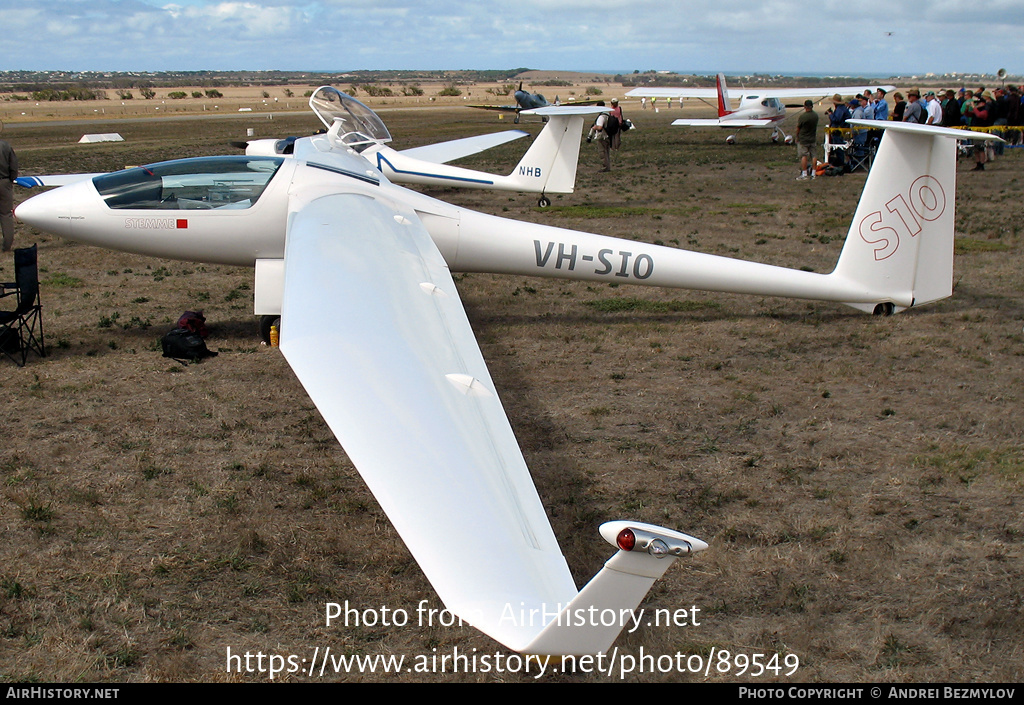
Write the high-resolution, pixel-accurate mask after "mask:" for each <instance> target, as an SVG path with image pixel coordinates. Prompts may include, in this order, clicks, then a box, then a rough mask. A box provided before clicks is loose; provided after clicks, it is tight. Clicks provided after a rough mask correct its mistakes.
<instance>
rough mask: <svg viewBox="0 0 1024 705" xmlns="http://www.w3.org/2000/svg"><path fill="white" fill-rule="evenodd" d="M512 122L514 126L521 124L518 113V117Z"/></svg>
mask: <svg viewBox="0 0 1024 705" xmlns="http://www.w3.org/2000/svg"><path fill="white" fill-rule="evenodd" d="M512 122H513V124H515V125H518V124H519V113H516V116H515V118H514V119H513V120H512Z"/></svg>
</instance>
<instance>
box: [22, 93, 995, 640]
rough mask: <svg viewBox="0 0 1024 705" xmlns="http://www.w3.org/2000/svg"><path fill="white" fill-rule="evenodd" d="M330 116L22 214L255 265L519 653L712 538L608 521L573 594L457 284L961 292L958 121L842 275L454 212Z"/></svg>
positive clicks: (378, 475)
mask: <svg viewBox="0 0 1024 705" xmlns="http://www.w3.org/2000/svg"><path fill="white" fill-rule="evenodd" d="M310 105H311V107H312V108H313V109H314V111H316V113H317V114H318V115H320V117H321V118H322V119H323V120H324V121H325V122H326V123H328V124H330V125H331V128H330V130H329V131H328V132H327V133H326V134H322V135H315V136H313V137H306V138H302V139H298V140H295V142H294V144H293V145H292V147H293V149H292V151H291V154H287V155H286V154H277V153H273V154H270V153H268V154H252V155H245V156H240V155H239V156H226V157H207V158H197V159H182V160H176V161H170V162H162V163H158V164H150V165H147V166H143V167H137V168H132V169H127V170H124V171H119V172H114V173H110V174H105V175H102V176H96V177H94V178H92V179H88V180H84V181H78V182H76V183H72V184H69V185H67V186H63V187H60V188H57V189H54V190H52V191H49V192H46V193H42V194H40V195H38V196H35V197H34V198H31V199H29V200H27V201H25V202H24V203H22V204H21V205H19V206H18V208H17V211H16V216H17V217H18V219H20V220H22V221H24V222H26V223H28V224H30V225H32V226H34V227H37V228H39V229H41V230H45V231H48V232H52V233H54V234H56V235H59V236H62V237H67V238H70V239H73V240H77V241H80V242H83V243H87V244H91V245H96V246H99V247H107V248H112V249H116V250H123V251H129V252H135V253H138V254H143V255H153V256H157V257H170V258H175V259H183V260H190V261H198V262H209V263H222V264H232V265H239V266H249V267H255V270H256V273H255V311H256V313H257V314H258V315H261V316H266V317H275V318H276V317H280V319H281V350H282V352H283V354H284V356H285V358H286V359H287V360H288V362H289V364H290V365H291V366H292V368H293V370H294V371H295V374H296V375H297V376H298V378H299V380H300V381H301V382H302V384H303V385H304V386H305V388H306V390H307V392H308V393H309V395H310V398H311V399H312V400H313V402H314V403H315V404H316V406H317V408H318V409H319V410H320V412H321V414H322V415H323V417H324V419H325V420H326V421H327V423H328V425H329V426H330V428H331V429H332V431H333V432H334V434H335V436H336V437H337V438H338V440H339V441H341V444H342V446H343V447H344V448H345V451H346V452H347V453H348V456H349V458H350V459H351V460H352V462H353V464H354V465H355V467H356V469H357V470H358V471H359V473H360V475H361V476H362V477H363V479H364V480H365V481H366V483H367V485H368V486H369V488H370V490H371V491H372V492H373V494H374V496H375V497H376V498H377V500H378V501H379V503H380V505H381V507H382V508H383V509H384V511H385V512H386V513H387V515H388V517H389V518H390V520H391V521H392V522H393V524H394V526H395V528H396V529H397V531H398V533H399V534H400V535H401V537H402V539H403V540H404V541H405V542H406V545H407V546H408V547H409V550H410V552H411V553H412V555H413V556H414V557H415V558H416V560H417V561H418V563H419V565H420V567H421V568H422V569H423V572H424V574H425V575H426V577H427V578H428V580H429V581H430V582H431V584H432V585H433V586H434V588H435V590H436V591H437V593H438V595H439V596H440V598H441V600H442V601H443V602H444V604H445V606H446V608H447V609H448V610H449V611H450V612H451V613H453V614H455V615H457V616H459V617H461V618H463V619H464V620H466V621H467V622H469V623H470V624H472V625H474V626H475V627H477V628H478V629H480V630H481V631H483V632H484V633H486V634H488V635H490V636H491V637H493V638H494V639H496V640H497V641H499V642H501V643H502V644H504V645H505V646H507V647H509V648H511V649H514V650H516V651H520V652H524V653H529V654H544V655H555V654H594V653H602V652H605V651H606V650H607V649H608V648H610V646H611V644H612V642H613V641H614V639H615V638H616V636H617V635H618V633H619V632H620V630H621V627H622V619H621V616H622V615H624V614H629V612H630V611H631V610H632V609H634V608H635V607H636V606H637V605H638V604H639V603H640V601H641V600H642V599H643V597H644V595H645V594H646V593H647V591H648V589H649V588H650V587H651V585H653V583H654V581H655V580H657V579H658V578H659V577H660V576H661V575H663V574H664V572H665V571H666V570H667V568H668V567H669V565H670V564H671V563H672V562H673V561H674V559H675V558H676V557H679V556H684V555H687V554H690V553H695V552H698V551H701V550H704V549H705V548H706V547H707V544H706V543H704V542H703V541H701V540H699V539H697V538H694V537H692V536H688V535H686V534H684V533H680V532H679V531H676V530H673V529H667V528H662V527H657V526H653V525H650V524H645V523H639V522H633V521H616V522H610V523H607V524H604V525H603V526H602V527H601V534H602V535H603V536H604V537H605V538H606V539H608V540H609V542H611V543H612V544H613V545H615V546H616V547H617V548H618V551H617V552H616V553H615V554H614V555H613V557H612V558H611V559H609V561H608V562H607V563H605V566H604V568H603V569H602V570H601V571H600V572H599V573H598V574H597V576H596V577H594V578H593V579H592V580H591V581H590V582H589V583H588V584H587V585H586V586H585V587H584V588H583V589H582V590H579V591H578V590H577V588H576V585H575V583H574V581H573V578H572V576H571V574H570V572H569V568H568V566H567V564H566V561H565V559H564V557H563V556H562V553H561V551H560V550H559V547H558V542H557V541H556V539H555V536H554V533H553V531H552V529H551V526H550V524H549V522H548V520H547V516H546V515H545V512H544V507H543V505H542V504H541V502H540V499H539V497H538V495H537V490H536V488H535V487H534V485H533V482H532V479H531V477H530V473H529V470H528V469H527V467H526V463H525V461H524V459H523V455H522V452H521V450H520V449H519V446H518V443H517V442H516V438H515V436H514V434H513V432H512V429H511V427H510V425H509V422H508V419H507V417H506V416H505V412H504V410H503V409H502V405H501V402H500V400H499V399H498V394H497V390H496V389H495V386H494V383H493V381H492V380H491V377H490V375H489V373H488V371H487V366H486V364H485V362H484V359H483V356H482V354H481V352H480V349H479V347H478V346H477V343H476V340H475V339H474V336H473V331H472V329H471V328H470V325H469V321H468V319H467V317H466V314H465V311H464V310H463V307H462V303H461V301H460V299H459V293H458V290H457V289H456V286H455V282H454V280H453V279H452V276H451V273H450V272H451V271H463V272H494V273H508V274H515V275H517V276H522V275H533V276H544V277H561V278H569V279H578V280H587V281H596V282H615V283H633V284H645V285H655V286H668V287H679V288H690V289H706V290H715V291H727V292H739V293H751V294H759V295H774V296H789V297H796V298H803V299H821V300H827V301H837V302H844V303H848V304H850V305H851V306H854V307H856V308H858V309H862V310H866V311H872V310H873V311H875V312H876V313H891V312H893V311H895V310H899V309H903V308H907V307H910V306H917V305H920V304H924V303H927V302H929V301H934V300H936V299H941V298H944V297H946V296H949V295H950V293H951V289H952V259H953V216H954V213H953V207H954V202H953V197H954V189H955V178H956V162H955V154H954V149H953V147H954V142H953V139H951V138H955V137H959V136H960V133H959V132H957V131H955V130H947V129H944V128H935V127H930V126H925V125H908V124H904V123H889V124H886V125H885V126H884V127H886V128H888V129H887V134H886V136H885V138H884V139H883V140H882V144H881V147H880V149H879V152H878V157H877V159H876V161H875V167H874V168H873V169H872V171H871V173H870V175H869V177H868V181H867V184H866V185H865V189H864V194H863V196H862V198H861V202H860V205H859V207H858V209H857V213H856V215H855V216H854V221H853V225H852V226H851V228H850V234H849V236H848V237H847V240H846V244H845V246H844V248H843V251H842V253H841V255H840V259H839V264H838V265H837V267H836V269H835V271H834V272H832V273H831V274H816V273H812V272H806V271H801V270H794V269H785V268H782V267H774V266H769V265H764V264H757V263H753V262H745V261H740V260H735V259H729V258H724V257H719V256H714V255H708V254H701V253H696V252H687V251H684V250H678V249H674V248H671V247H661V246H656V245H649V244H646V243H640V242H635V241H632V240H623V239H617V238H613V237H606V236H601V235H595V234H591V233H585V232H577V231H573V230H566V229H562V228H556V227H550V226H547V225H542V224H534V223H526V222H517V221H512V220H507V219H504V218H500V217H497V216H492V215H486V214H484V213H479V212H474V211H471V210H468V209H465V208H460V207H457V206H453V205H450V204H447V203H444V202H442V201H439V200H436V199H434V198H431V197H429V196H426V195H424V194H421V193H416V192H414V191H410V190H408V189H405V188H403V187H400V186H396V185H394V184H392V183H391V181H390V179H389V178H388V172H387V171H386V170H385V169H384V168H381V167H382V166H383V165H384V162H383V161H380V160H378V159H377V156H376V155H378V154H380V153H381V152H380V150H379V148H380V147H381V142H380V141H381V139H382V136H383V135H385V134H386V130H385V128H384V126H383V123H381V121H380V119H379V118H378V117H377V115H376V114H374V113H373V112H372V111H371V110H370V109H369V108H367V107H366V106H364V105H362V104H361V103H359V102H358V101H356V100H355V99H354V98H351V97H349V96H346V95H344V94H342V93H339V92H338V91H336V90H335V89H333V88H330V87H325V88H321V89H319V90H318V91H317V94H316V95H314V97H313V99H311V101H310ZM972 137H973V138H980V137H982V136H981V135H973V136H972ZM510 613H511V614H516V615H518V614H528V615H541V616H540V617H539V618H537V619H528V620H520V619H514V618H513V619H510V618H509V614H510ZM609 614H611V615H618V617H616V618H614V619H607V618H606V617H607V616H608V615H609ZM595 615H597V617H596V618H595Z"/></svg>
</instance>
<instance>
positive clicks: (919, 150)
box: [833, 121, 977, 314]
mask: <svg viewBox="0 0 1024 705" xmlns="http://www.w3.org/2000/svg"><path fill="white" fill-rule="evenodd" d="M851 124H854V121H851ZM856 124H858V125H860V126H862V127H874V128H883V129H885V131H886V134H885V136H884V137H883V139H882V142H881V145H880V146H879V149H878V154H877V156H876V157H875V160H874V163H873V164H872V166H871V171H870V173H869V174H868V179H867V182H866V183H865V185H864V192H863V194H862V195H861V198H860V203H859V204H858V205H857V212H856V214H855V215H854V217H853V222H852V223H851V224H850V231H849V233H848V234H847V236H846V244H845V245H844V246H843V251H842V253H841V254H840V256H839V263H838V264H837V265H836V269H835V271H834V272H833V276H837V277H839V278H841V279H846V280H847V281H849V282H852V283H855V284H856V285H857V286H858V287H863V288H864V290H865V292H866V296H865V298H871V299H874V300H875V301H876V302H877V303H861V304H852V303H851V304H850V305H851V306H854V307H855V308H858V309H860V310H862V311H871V312H874V313H885V314H888V313H892V312H894V311H897V310H902V309H904V308H909V307H910V306H915V305H920V304H924V303H928V302H930V301H937V300H939V299H943V298H946V297H947V296H950V295H951V294H952V291H953V227H954V204H955V196H956V139H958V138H959V139H963V138H964V137H965V134H964V133H963V132H962V131H959V130H952V129H948V128H941V127H932V126H925V125H916V124H907V123H898V122H874V121H857V123H856ZM975 137H977V135H975V134H972V135H971V138H972V139H973V138H975Z"/></svg>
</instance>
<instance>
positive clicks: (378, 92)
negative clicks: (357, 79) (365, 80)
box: [360, 84, 395, 98]
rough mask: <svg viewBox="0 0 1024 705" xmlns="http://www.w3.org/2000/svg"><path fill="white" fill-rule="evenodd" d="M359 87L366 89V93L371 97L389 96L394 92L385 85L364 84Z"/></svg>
mask: <svg viewBox="0 0 1024 705" xmlns="http://www.w3.org/2000/svg"><path fill="white" fill-rule="evenodd" d="M360 88H362V89H363V90H364V91H366V95H368V96H370V97H371V98H389V97H391V96H393V95H394V94H395V93H394V91H392V90H391V89H390V88H388V87H387V86H374V85H366V84H364V85H362V86H360Z"/></svg>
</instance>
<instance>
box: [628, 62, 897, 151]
mask: <svg viewBox="0 0 1024 705" xmlns="http://www.w3.org/2000/svg"><path fill="white" fill-rule="evenodd" d="M882 88H884V89H885V90H886V92H888V91H891V90H894V89H895V86H882ZM863 90H864V88H863V87H859V88H858V87H853V86H830V87H826V88H766V89H763V90H759V91H747V90H736V89H730V88H729V87H728V86H727V85H726V83H725V75H724V74H718V77H717V79H716V80H715V88H634V89H633V90H631V91H629V92H628V93H626V95H627V96H631V97H646V98H655V97H657V98H667V99H669V100H671V99H672V98H699V99H701V100H702V101H704V102H707V100H706V99H708V98H717V99H718V117H717V118H696V119H680V120H675V121H673V123H672V124H673V125H678V126H680V127H721V128H725V129H742V128H746V127H761V128H766V127H770V128H772V138H771V139H772V142H778V141H779V140H780V139H781V140H783V141H784V142H785V143H786V144H792V142H793V138H792V137H789V136H787V135H786V133H785V132H783V131H782V127H781V126H780V123H781V122H782V121H783V120H785V119H786V108H792V107H799V106H794V105H788V104H785V103H783V102H782V101H783V100H784V99H786V98H809V99H814V100H823V99H825V98H826V97H829V96H832V95H835V94H836V93H839V94H841V95H845V94H855V93H860V92H861V91H863ZM737 98H738V99H739V107H738V108H736V109H735V110H733V109H732V107H731V102H732V100H733V99H737ZM725 141H726V142H728V143H729V144H734V143H735V142H736V135H729V136H728V137H726V138H725Z"/></svg>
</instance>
